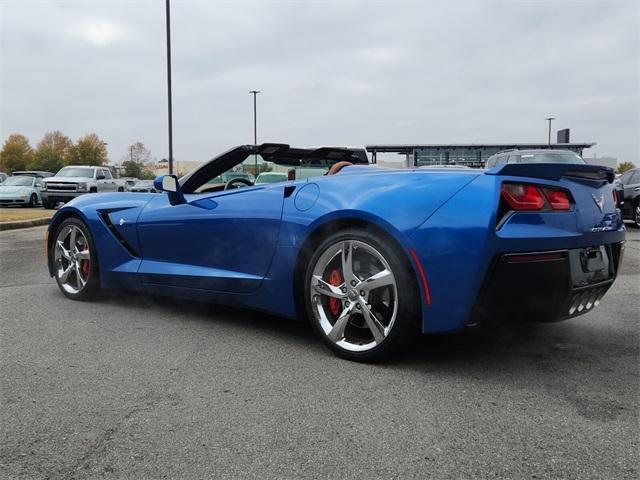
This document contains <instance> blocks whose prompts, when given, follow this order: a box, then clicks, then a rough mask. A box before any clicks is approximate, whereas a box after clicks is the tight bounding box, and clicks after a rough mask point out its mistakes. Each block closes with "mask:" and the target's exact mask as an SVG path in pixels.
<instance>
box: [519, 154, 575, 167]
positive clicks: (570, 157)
mask: <svg viewBox="0 0 640 480" xmlns="http://www.w3.org/2000/svg"><path fill="white" fill-rule="evenodd" d="M520 162H521V163H574V164H579V165H584V164H585V163H586V162H585V161H584V160H583V159H582V157H581V156H580V155H578V154H576V153H573V152H566V153H565V152H563V153H558V152H540V153H537V152H536V153H523V154H522V155H520Z"/></svg>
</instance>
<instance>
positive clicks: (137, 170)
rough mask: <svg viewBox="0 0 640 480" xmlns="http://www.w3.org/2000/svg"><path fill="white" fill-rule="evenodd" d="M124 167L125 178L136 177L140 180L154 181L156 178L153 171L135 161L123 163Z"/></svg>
mask: <svg viewBox="0 0 640 480" xmlns="http://www.w3.org/2000/svg"><path fill="white" fill-rule="evenodd" d="M122 166H123V167H124V174H123V177H134V178H139V179H140V180H153V179H154V178H155V175H154V174H153V172H152V171H151V170H149V169H148V168H146V167H144V165H140V164H139V163H136V162H135V161H133V162H132V161H131V160H127V161H126V162H122Z"/></svg>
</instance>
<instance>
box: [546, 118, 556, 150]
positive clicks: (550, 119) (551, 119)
mask: <svg viewBox="0 0 640 480" xmlns="http://www.w3.org/2000/svg"><path fill="white" fill-rule="evenodd" d="M545 120H546V121H547V122H549V145H551V122H552V121H553V120H555V118H553V117H547V118H545Z"/></svg>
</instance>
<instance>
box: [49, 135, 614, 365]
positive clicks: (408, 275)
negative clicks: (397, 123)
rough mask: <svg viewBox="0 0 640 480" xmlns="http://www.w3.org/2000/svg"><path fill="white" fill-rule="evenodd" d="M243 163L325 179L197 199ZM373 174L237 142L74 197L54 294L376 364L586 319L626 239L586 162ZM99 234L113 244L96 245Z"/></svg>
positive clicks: (604, 182) (57, 237)
mask: <svg viewBox="0 0 640 480" xmlns="http://www.w3.org/2000/svg"><path fill="white" fill-rule="evenodd" d="M252 155H259V156H261V157H262V160H261V161H264V162H270V163H273V164H274V166H277V165H279V166H283V167H296V166H299V165H300V163H301V159H304V158H317V157H323V158H324V159H326V160H327V163H328V164H332V165H331V168H330V169H329V172H328V173H327V175H325V176H321V177H316V178H313V179H309V180H307V179H304V180H296V181H291V182H283V183H273V184H268V185H261V186H260V187H259V188H254V187H253V186H247V187H245V188H240V189H237V190H234V191H233V192H229V191H213V192H202V193H198V192H199V191H200V188H201V187H202V186H204V185H206V184H208V182H209V181H210V179H213V178H216V177H219V176H222V175H223V174H225V172H227V171H229V170H230V169H234V168H238V167H239V166H241V165H242V164H243V162H244V161H245V160H246V159H247V158H250V157H251V156H252ZM539 167H541V166H540V165H531V164H524V163H516V164H503V165H500V166H499V167H496V168H495V169H492V170H481V169H440V170H429V169H411V170H409V169H381V168H376V167H372V166H368V165H367V164H366V163H364V162H363V161H362V160H360V159H359V158H358V157H356V156H354V155H352V153H351V152H349V151H347V150H344V149H331V148H325V149H317V150H305V149H294V148H291V147H289V146H288V145H284V144H263V145H258V146H249V145H244V146H239V147H236V148H233V149H231V150H229V151H227V152H226V153H224V154H222V155H220V156H218V157H216V158H214V159H213V160H211V161H210V162H208V163H206V164H204V165H203V166H201V167H200V168H198V169H196V170H194V171H193V172H191V173H190V174H188V175H186V176H185V177H183V178H181V179H180V180H178V179H177V177H176V176H174V175H165V176H163V177H158V178H157V179H156V180H155V182H154V184H155V188H156V189H157V190H161V191H163V192H164V193H162V194H149V193H140V194H136V195H126V194H125V195H123V194H105V195H94V196H91V195H87V196H85V197H81V198H78V199H76V200H74V201H73V202H72V204H70V205H67V206H64V207H62V208H61V209H60V210H59V211H58V212H57V213H56V215H55V216H54V217H53V218H52V220H51V223H50V224H49V227H48V228H49V231H48V237H47V242H48V243H47V245H46V248H47V252H48V268H49V273H50V274H51V276H53V277H54V278H55V280H56V282H57V284H58V286H59V287H60V290H61V292H62V293H63V294H64V295H65V296H67V297H69V298H71V299H76V300H85V299H90V298H91V297H92V296H95V295H97V294H98V293H99V291H100V289H125V288H126V289H131V290H134V291H138V292H147V293H154V294H157V295H173V296H177V297H183V298H187V299H189V300H191V301H193V300H204V301H208V302H217V303H220V304H226V305H232V306H240V307H244V308H253V309H257V310H259V311H266V312H270V313H272V314H275V315H280V316H285V317H291V318H300V319H305V318H306V319H308V320H309V321H310V323H311V325H312V326H313V328H314V330H315V331H316V333H317V334H318V336H319V337H320V338H321V340H322V341H323V342H324V343H325V344H326V345H327V346H328V347H329V348H330V349H331V350H333V351H334V352H336V353H337V354H339V355H342V356H344V357H346V358H349V359H352V360H359V361H374V360H379V359H382V358H384V357H386V356H388V355H391V354H392V353H393V352H394V351H397V350H398V349H401V348H403V345H405V344H406V342H407V341H408V340H409V339H410V338H412V337H413V336H415V335H416V334H418V333H419V332H422V333H436V332H451V331H457V330H465V329H468V328H475V327H477V326H482V325H483V324H486V323H493V322H497V321H499V320H503V321H505V322H507V321H508V322H515V321H527V320H535V321H556V320H563V319H567V318H573V317H576V316H578V315H581V314H584V313H587V312H589V311H591V310H592V309H593V308H594V307H595V306H596V305H598V303H599V301H600V299H601V298H602V297H603V296H604V295H605V293H606V292H607V290H608V289H609V287H610V286H611V285H612V284H613V282H614V280H615V278H616V275H617V273H618V266H619V261H620V256H621V251H622V246H623V242H624V240H625V232H626V230H625V228H624V225H623V223H622V218H621V215H620V210H619V209H617V208H616V205H615V202H614V198H613V193H612V191H613V185H612V182H613V178H614V175H613V170H612V169H610V168H607V167H601V166H596V165H584V164H558V163H555V164H545V165H542V167H543V168H539ZM109 232H111V233H112V234H109Z"/></svg>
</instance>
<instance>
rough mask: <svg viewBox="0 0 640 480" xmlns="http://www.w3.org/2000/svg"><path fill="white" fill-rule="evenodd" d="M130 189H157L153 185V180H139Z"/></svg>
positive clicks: (140, 190)
mask: <svg viewBox="0 0 640 480" xmlns="http://www.w3.org/2000/svg"><path fill="white" fill-rule="evenodd" d="M129 191H130V192H151V193H156V189H155V187H154V186H153V180H138V182H136V184H135V185H134V186H133V187H130V188H129Z"/></svg>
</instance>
